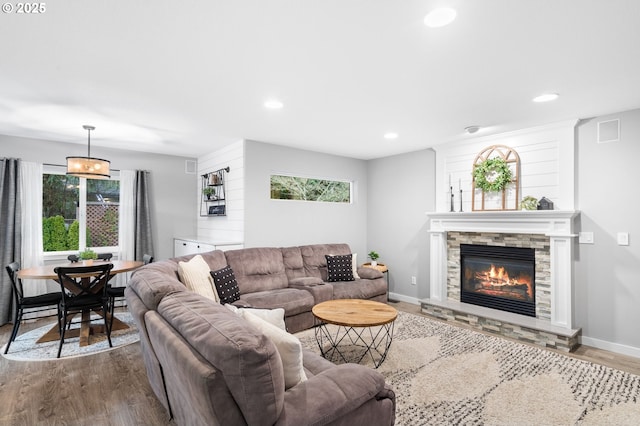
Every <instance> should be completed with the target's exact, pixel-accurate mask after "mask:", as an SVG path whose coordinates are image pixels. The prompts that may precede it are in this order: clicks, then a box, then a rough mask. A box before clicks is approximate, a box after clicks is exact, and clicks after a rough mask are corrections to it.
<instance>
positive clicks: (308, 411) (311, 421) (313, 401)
mask: <svg viewBox="0 0 640 426" xmlns="http://www.w3.org/2000/svg"><path fill="white" fill-rule="evenodd" d="M382 399H390V400H391V401H390V402H391V404H389V405H388V406H389V407H393V409H392V411H394V413H395V394H394V393H393V391H392V390H391V389H389V388H388V387H386V385H385V381H384V377H383V376H382V375H381V374H380V373H378V372H377V371H375V370H372V369H370V368H368V367H364V366H362V365H357V364H342V365H338V366H336V367H335V368H330V369H328V370H325V371H323V372H321V373H320V374H317V375H316V376H313V377H310V378H309V379H308V380H306V381H304V382H302V383H300V384H298V385H296V386H294V387H292V388H291V389H289V390H288V391H286V392H285V395H284V407H283V409H282V412H281V414H280V417H279V418H278V422H277V423H276V425H282V426H284V425H300V424H301V423H300V421H301V419H304V424H305V425H324V424H327V423H331V422H333V421H335V420H337V419H341V418H342V417H345V416H348V415H349V414H350V413H352V412H354V411H356V410H358V408H360V407H361V406H362V405H364V404H365V403H367V402H368V401H371V400H374V401H379V400H382ZM385 406H387V405H385ZM394 413H393V414H394ZM359 414H360V415H362V414H364V413H359ZM374 415H375V414H374ZM393 417H394V416H391V418H393Z"/></svg>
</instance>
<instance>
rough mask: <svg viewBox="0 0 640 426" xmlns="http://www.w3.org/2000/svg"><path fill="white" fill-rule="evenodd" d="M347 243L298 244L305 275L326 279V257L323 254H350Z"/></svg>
mask: <svg viewBox="0 0 640 426" xmlns="http://www.w3.org/2000/svg"><path fill="white" fill-rule="evenodd" d="M350 253H351V249H350V248H349V245H348V244H311V245H308V246H300V254H302V261H303V262H304V270H305V275H306V276H309V277H317V278H320V279H321V280H322V281H327V259H326V258H325V255H327V254H332V255H339V254H350Z"/></svg>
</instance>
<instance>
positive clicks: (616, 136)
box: [598, 118, 620, 143]
mask: <svg viewBox="0 0 640 426" xmlns="http://www.w3.org/2000/svg"><path fill="white" fill-rule="evenodd" d="M619 140H620V119H618V118H616V119H615V120H607V121H600V122H599V123H598V143H608V142H618V141H619Z"/></svg>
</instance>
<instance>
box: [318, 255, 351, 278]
mask: <svg viewBox="0 0 640 426" xmlns="http://www.w3.org/2000/svg"><path fill="white" fill-rule="evenodd" d="M325 258H326V259H327V281H329V282H336V281H353V280H354V278H353V257H352V256H351V254H343V255H338V256H331V255H325Z"/></svg>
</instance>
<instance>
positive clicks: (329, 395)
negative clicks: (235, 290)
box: [125, 244, 395, 425]
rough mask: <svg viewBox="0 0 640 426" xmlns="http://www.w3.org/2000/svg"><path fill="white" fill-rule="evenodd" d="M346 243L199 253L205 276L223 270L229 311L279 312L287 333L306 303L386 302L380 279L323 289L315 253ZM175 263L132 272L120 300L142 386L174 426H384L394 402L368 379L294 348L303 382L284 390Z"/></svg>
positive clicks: (224, 313)
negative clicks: (231, 277)
mask: <svg viewBox="0 0 640 426" xmlns="http://www.w3.org/2000/svg"><path fill="white" fill-rule="evenodd" d="M348 253H350V249H349V246H348V245H346V244H325V245H309V246H301V247H287V248H248V249H241V250H233V251H227V252H222V251H213V252H208V253H203V254H201V255H202V257H203V258H204V260H205V261H206V262H207V264H208V265H209V266H210V267H211V270H212V271H213V270H218V269H221V268H223V267H225V266H230V267H231V268H232V269H233V271H234V274H235V276H236V280H237V282H238V287H239V290H240V300H238V301H237V302H235V303H234V304H235V305H236V306H239V307H254V308H277V307H279V308H284V310H285V323H286V326H287V329H288V330H289V331H290V332H296V331H300V330H303V329H306V328H309V327H312V326H313V325H314V321H313V315H312V313H311V308H312V307H313V305H314V304H316V303H319V302H322V301H325V300H331V299H336V298H364V299H370V300H378V301H383V302H384V301H386V298H387V285H386V281H385V280H384V278H383V277H382V274H381V273H380V272H379V271H377V270H375V269H371V268H359V269H358V275H360V278H359V279H356V280H355V281H348V282H335V283H327V282H325V280H326V279H327V271H326V260H325V254H334V255H340V254H348ZM191 257H193V256H183V257H180V258H174V259H169V260H164V261H160V262H156V263H152V264H149V265H147V266H145V267H143V268H141V269H139V270H138V271H136V272H135V273H134V274H133V276H132V278H131V280H130V282H129V284H128V286H127V288H126V290H125V295H126V298H127V303H128V307H129V311H130V312H131V314H132V315H133V317H134V320H135V322H136V324H137V326H138V328H139V331H140V343H141V347H142V353H143V357H144V362H145V366H146V369H147V375H148V377H149V382H150V384H151V387H152V389H153V391H154V393H155V394H156V395H157V397H158V399H159V400H160V401H161V402H162V404H163V405H164V406H165V407H166V408H167V410H168V411H169V412H170V413H171V414H172V416H173V418H174V419H175V421H176V423H177V424H179V425H183V424H184V425H187V424H188V425H199V424H202V425H204V424H220V425H245V424H248V425H273V424H277V425H312V424H313V425H325V424H326V425H354V424H368V425H392V424H393V423H394V420H395V395H394V393H393V391H392V390H391V389H390V388H389V387H388V386H387V385H386V384H385V381H384V378H383V377H382V376H381V375H380V374H379V373H378V372H376V371H374V370H372V369H370V368H367V367H364V366H360V365H356V364H344V365H339V366H336V365H334V364H333V363H331V362H329V361H327V360H325V359H324V358H322V357H320V356H318V355H316V354H315V353H313V352H310V351H307V350H304V349H303V366H304V371H305V373H306V376H307V378H308V380H306V381H303V382H302V383H299V384H297V385H295V386H293V387H291V388H289V389H287V390H285V389H284V385H283V380H284V379H283V372H282V363H281V362H279V361H278V360H279V359H280V356H279V354H278V351H277V349H276V348H275V346H274V344H273V343H271V342H270V340H269V339H268V338H267V337H265V336H264V335H263V334H262V333H260V332H259V331H258V330H257V329H256V328H255V327H252V326H251V324H249V323H248V322H247V321H245V320H244V319H243V318H241V317H240V316H238V315H236V314H234V313H233V312H231V311H230V310H228V309H227V308H225V307H224V306H222V305H220V304H218V303H216V302H215V301H213V300H211V299H208V298H206V297H204V296H201V295H199V294H196V293H193V292H190V291H188V290H187V289H186V287H185V286H184V285H183V284H182V283H181V282H180V281H179V279H178V273H177V270H178V262H180V261H187V260H189V259H190V258H191Z"/></svg>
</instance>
